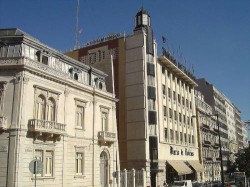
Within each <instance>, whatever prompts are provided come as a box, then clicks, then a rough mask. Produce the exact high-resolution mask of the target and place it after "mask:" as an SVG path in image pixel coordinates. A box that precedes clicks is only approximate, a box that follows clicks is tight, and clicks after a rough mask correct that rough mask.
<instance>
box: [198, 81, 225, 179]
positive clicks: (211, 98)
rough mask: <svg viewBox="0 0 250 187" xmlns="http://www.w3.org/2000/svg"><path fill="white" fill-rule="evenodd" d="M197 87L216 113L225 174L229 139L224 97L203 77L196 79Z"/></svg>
mask: <svg viewBox="0 0 250 187" xmlns="http://www.w3.org/2000/svg"><path fill="white" fill-rule="evenodd" d="M196 82H197V84H198V87H197V88H196V89H197V90H198V91H200V92H201V93H202V94H203V95H204V101H205V102H206V103H207V104H209V105H210V106H211V107H212V113H213V114H218V120H219V125H220V132H219V133H220V136H221V146H222V159H223V171H225V172H224V174H226V171H227V166H228V158H229V140H228V125H227V117H226V105H225V103H226V101H225V100H226V98H225V96H224V94H222V93H221V92H220V91H219V90H218V89H216V88H215V87H214V85H213V84H211V83H209V82H208V81H207V80H206V79H205V78H200V79H197V80H196Z"/></svg>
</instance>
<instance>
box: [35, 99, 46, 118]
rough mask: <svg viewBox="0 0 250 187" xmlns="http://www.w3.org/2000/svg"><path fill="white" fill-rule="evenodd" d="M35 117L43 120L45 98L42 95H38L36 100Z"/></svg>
mask: <svg viewBox="0 0 250 187" xmlns="http://www.w3.org/2000/svg"><path fill="white" fill-rule="evenodd" d="M36 118H37V119H39V120H45V98H44V96H43V95H39V96H38V98H37V101H36Z"/></svg>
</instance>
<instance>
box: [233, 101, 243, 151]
mask: <svg viewBox="0 0 250 187" xmlns="http://www.w3.org/2000/svg"><path fill="white" fill-rule="evenodd" d="M234 115H235V126H236V130H235V133H236V139H237V144H238V152H241V151H242V150H243V149H244V143H243V122H242V120H241V111H240V110H239V109H238V108H237V107H236V106H234Z"/></svg>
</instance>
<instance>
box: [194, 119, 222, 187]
mask: <svg viewBox="0 0 250 187" xmlns="http://www.w3.org/2000/svg"><path fill="white" fill-rule="evenodd" d="M213 116H215V117H216V124H217V126H218V135H219V148H220V168H221V183H222V187H224V185H225V184H224V171H223V163H222V150H221V139H220V125H219V115H218V114H205V115H203V116H199V117H213ZM192 117H196V116H192Z"/></svg>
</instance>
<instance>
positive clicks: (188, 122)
mask: <svg viewBox="0 0 250 187" xmlns="http://www.w3.org/2000/svg"><path fill="white" fill-rule="evenodd" d="M187 124H188V125H190V120H189V117H187Z"/></svg>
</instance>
